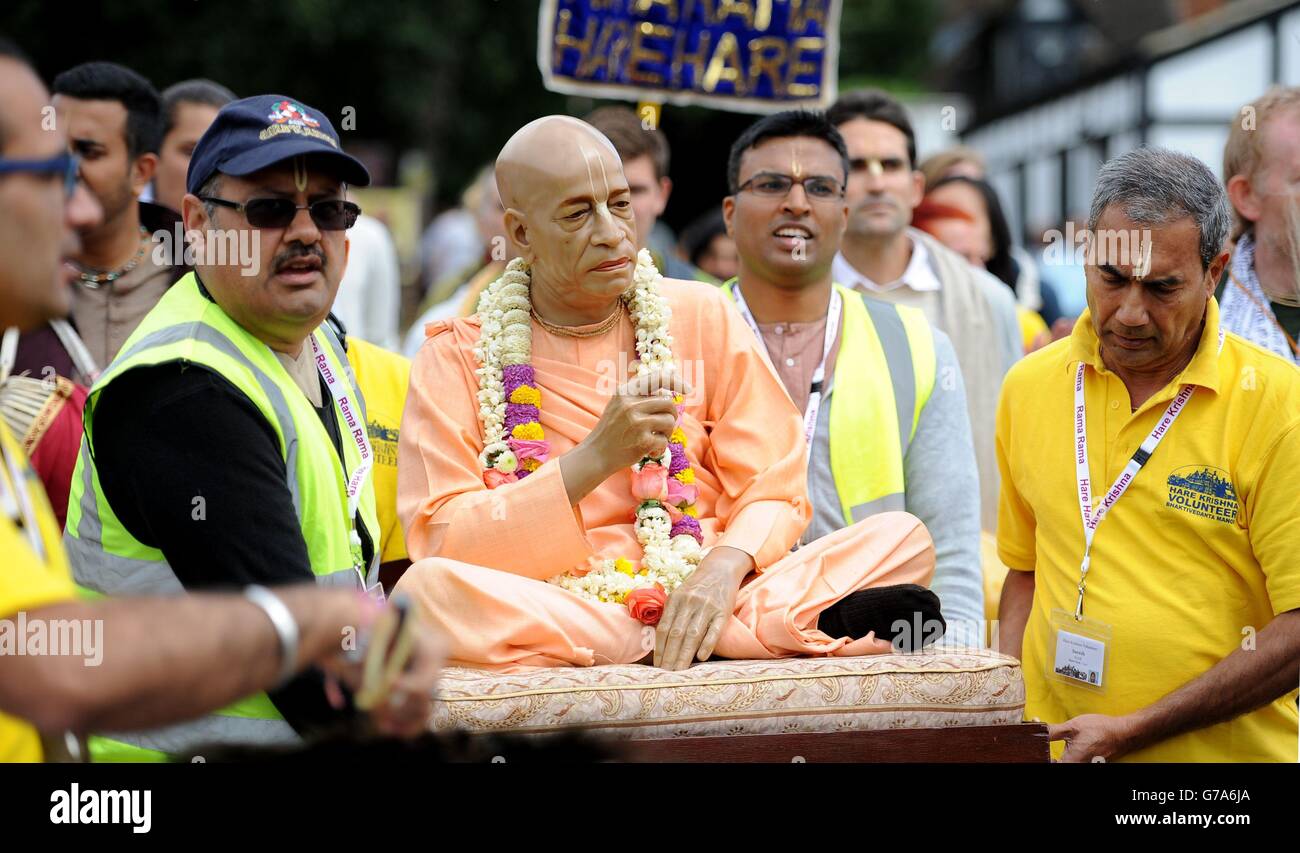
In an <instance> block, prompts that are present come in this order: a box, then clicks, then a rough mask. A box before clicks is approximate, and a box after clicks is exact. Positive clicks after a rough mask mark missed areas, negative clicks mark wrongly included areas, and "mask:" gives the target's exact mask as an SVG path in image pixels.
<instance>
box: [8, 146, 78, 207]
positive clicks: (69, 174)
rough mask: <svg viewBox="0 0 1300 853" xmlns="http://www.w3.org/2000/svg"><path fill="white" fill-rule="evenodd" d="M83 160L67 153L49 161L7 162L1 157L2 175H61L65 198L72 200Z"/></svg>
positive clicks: (57, 155)
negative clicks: (20, 173)
mask: <svg viewBox="0 0 1300 853" xmlns="http://www.w3.org/2000/svg"><path fill="white" fill-rule="evenodd" d="M80 170H81V158H80V157H78V156H77V155H75V154H71V153H69V152H67V151H64V152H62V153H61V154H56V155H55V156H53V157H50V158H49V159H47V160H6V159H4V158H3V157H0V175H11V174H14V173H17V172H27V173H30V174H34V175H59V176H61V177H62V178H63V196H64V198H72V194H73V193H74V192H76V191H77V176H78V174H79V173H80Z"/></svg>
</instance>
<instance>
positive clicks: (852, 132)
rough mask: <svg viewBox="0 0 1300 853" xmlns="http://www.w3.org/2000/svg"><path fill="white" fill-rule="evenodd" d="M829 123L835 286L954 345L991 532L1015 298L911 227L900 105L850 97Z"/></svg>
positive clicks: (881, 97) (915, 186)
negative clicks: (837, 180) (838, 138)
mask: <svg viewBox="0 0 1300 853" xmlns="http://www.w3.org/2000/svg"><path fill="white" fill-rule="evenodd" d="M826 116H827V118H828V119H830V122H831V123H832V124H834V125H835V128H836V130H838V131H839V132H840V135H842V136H843V137H844V144H845V147H846V148H847V149H848V152H849V162H850V170H849V181H848V189H847V195H848V204H849V221H848V226H847V228H846V229H845V232H844V242H843V243H842V245H841V246H840V252H839V255H838V256H837V257H836V258H835V264H834V266H833V268H832V272H833V274H834V276H835V280H836V281H838V282H839V283H840V284H843V285H844V286H846V287H851V288H853V289H854V290H859V291H861V292H863V293H867V294H870V295H872V296H875V297H876V298H878V299H882V300H884V301H886V302H893V303H895V304H898V305H911V306H913V307H916V308H920V309H921V310H922V311H924V312H925V316H926V317H927V318H928V319H929V321H930V322H931V323H933V324H934V326H935V327H936V328H938V329H940V330H941V331H943V333H944V334H946V335H948V337H949V338H950V339H951V340H952V344H953V349H955V350H956V352H957V360H958V362H959V363H960V364H961V371H962V375H963V377H964V379H965V381H966V388H967V391H968V392H969V393H968V394H967V399H966V405H967V409H968V411H969V414H970V421H971V430H972V435H973V436H974V441H975V459H976V463H977V464H978V465H979V477H980V482H979V490H980V519H981V523H982V526H983V528H984V529H985V530H989V531H992V530H995V529H996V527H997V506H998V466H997V457H996V454H995V453H994V446H993V421H994V415H995V412H996V408H997V402H998V391H999V390H1000V389H1001V387H1002V377H1003V376H1005V375H1006V372H1007V370H1008V369H1009V368H1010V367H1011V365H1012V364H1014V363H1015V362H1016V360H1017V359H1018V358H1020V356H1021V355H1022V354H1023V352H1024V350H1023V344H1022V342H1021V338H1020V323H1019V320H1018V319H1017V318H1016V306H1015V296H1014V295H1013V294H1012V292H1011V290H1010V288H1008V287H1007V286H1006V285H1004V284H1002V282H1000V281H998V280H997V279H995V278H994V277H993V276H991V275H989V274H988V273H987V272H985V271H984V270H980V269H977V268H976V267H974V266H971V265H970V264H969V263H967V262H966V260H965V259H964V258H962V257H961V256H960V255H958V254H957V253H956V252H953V251H952V250H951V249H948V248H947V247H945V246H944V245H943V244H941V243H940V242H939V241H938V240H936V239H934V238H933V237H931V236H930V235H928V234H926V233H924V232H923V231H919V230H917V229H915V228H910V227H908V226H909V223H910V222H911V220H912V209H913V208H915V207H916V206H917V205H918V204H920V203H921V196H922V192H923V190H924V188H925V178H924V176H923V175H922V174H921V173H920V172H919V171H917V169H916V139H915V136H914V135H913V133H912V125H911V122H910V121H909V120H908V118H907V113H906V112H905V111H904V110H903V107H902V105H901V104H899V103H898V101H896V100H894V99H893V98H892V97H890V96H889V95H887V94H885V93H884V92H880V91H877V90H862V91H856V92H847V93H845V94H844V95H842V96H840V99H839V100H838V101H836V102H835V103H834V104H832V105H831V108H830V109H829V110H827V111H826Z"/></svg>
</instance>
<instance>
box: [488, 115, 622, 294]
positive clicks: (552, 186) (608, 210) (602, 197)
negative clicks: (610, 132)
mask: <svg viewBox="0 0 1300 853" xmlns="http://www.w3.org/2000/svg"><path fill="white" fill-rule="evenodd" d="M550 130H551V131H552V132H550V133H547V134H546V135H545V136H546V137H547V138H545V139H539V140H537V144H536V146H535V149H536V150H535V151H530V152H529V156H528V158H527V159H528V160H529V161H531V162H528V163H526V164H525V166H526V167H525V168H522V169H517V170H515V171H514V172H513V173H512V174H511V178H510V180H511V186H510V192H509V193H508V195H509V196H510V197H511V198H512V199H514V201H515V203H516V205H517V206H516V207H512V208H510V209H509V210H508V211H507V214H506V226H507V230H508V232H509V236H510V239H511V241H512V242H513V243H514V244H515V248H516V251H518V253H519V254H520V256H522V257H523V258H525V259H527V260H528V261H529V263H530V264H531V266H532V275H533V280H534V283H535V285H536V284H541V285H543V286H546V287H548V288H550V289H551V290H552V292H554V293H557V294H565V296H566V298H567V300H568V301H576V302H593V303H594V302H601V301H608V300H609V299H610V298H611V297H612V296H616V295H618V294H620V293H622V292H624V291H625V290H627V289H628V288H629V287H631V285H632V271H633V269H634V268H635V266H636V251H637V248H636V247H637V242H636V217H635V216H634V214H633V212H632V193H631V191H630V189H629V187H628V183H627V179H626V178H625V177H624V175H623V167H622V164H621V163H620V162H619V159H618V154H617V153H616V152H615V151H614V149H613V146H611V145H610V144H609V142H608V141H607V140H605V139H604V138H603V137H601V136H600V135H599V134H596V133H595V131H594V130H591V129H590V128H585V126H579V123H577V122H574V123H573V125H561V126H558V127H553V128H550Z"/></svg>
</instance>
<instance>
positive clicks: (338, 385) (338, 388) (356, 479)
mask: <svg viewBox="0 0 1300 853" xmlns="http://www.w3.org/2000/svg"><path fill="white" fill-rule="evenodd" d="M307 340H309V341H311V354H312V357H313V358H315V359H316V369H317V370H319V371H320V375H321V378H322V379H324V380H325V387H327V388H329V390H330V396H332V397H333V398H334V403H335V404H336V405H337V407H338V411H339V414H340V415H342V417H343V420H342V422H341V423H340V424H339V429H340V431H341V432H342V431H345V432H347V433H348V435H349V436H350V437H351V439H352V441H353V442H355V443H356V446H357V453H358V454H359V455H360V457H361V458H360V461H359V462H358V463H357V468H356V470H355V471H353V472H352V476H350V477H348V478H347V480H348V481H347V488H346V494H347V498H348V523H349V524H351V525H352V536H351V545H352V549H353V555H354V557H355V558H356V560H357V564H358V571H360V563H361V536H360V534H358V533H357V527H356V525H357V508H358V507H359V506H360V505H361V489H362V487H363V486H364V485H365V482H366V477H368V476H369V475H370V469H371V468H372V467H373V466H374V464H375V457H374V454H373V453H371V452H370V439H369V438H367V437H366V425H365V422H364V421H363V420H362V418H361V407H360V406H359V405H357V403H356V398H355V397H354V396H353V395H352V393H350V391H349V389H348V387H347V384H346V383H345V382H343V380H342V379H341V378H340V377H339V376H338V375H337V374H335V373H334V369H333V368H332V367H330V364H329V359H327V358H326V357H325V353H324V352H323V351H322V350H321V348H320V344H318V343H317V342H316V335H315V334H311V335H308V336H307ZM345 440H346V439H345ZM340 462H342V463H343V473H344V476H347V462H346V461H345V460H340ZM363 585H364V577H363Z"/></svg>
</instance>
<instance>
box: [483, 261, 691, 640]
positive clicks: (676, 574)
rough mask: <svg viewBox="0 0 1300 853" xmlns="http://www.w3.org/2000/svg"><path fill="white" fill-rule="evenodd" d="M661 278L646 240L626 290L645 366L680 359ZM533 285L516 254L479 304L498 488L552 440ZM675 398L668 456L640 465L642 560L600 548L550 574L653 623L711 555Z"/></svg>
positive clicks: (487, 468)
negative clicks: (535, 359)
mask: <svg viewBox="0 0 1300 853" xmlns="http://www.w3.org/2000/svg"><path fill="white" fill-rule="evenodd" d="M660 278H661V276H660V275H659V271H658V270H657V269H656V268H655V265H654V261H653V260H652V259H651V257H650V253H649V252H648V251H647V250H645V249H642V250H641V251H640V252H639V253H638V254H637V259H636V270H635V272H634V273H633V276H632V292H631V295H630V296H628V295H625V296H623V299H624V301H625V302H626V303H627V305H628V311H629V313H630V314H631V316H632V321H633V323H635V324H636V351H637V360H636V361H635V362H634V363H633V367H634V368H635V370H636V375H637V376H645V375H647V374H649V373H650V372H651V371H654V370H658V369H662V368H666V367H669V366H671V365H672V363H673V353H672V344H673V339H672V336H671V335H670V334H669V332H668V321H669V319H670V318H671V316H672V310H671V309H670V308H669V306H668V303H667V301H666V300H665V299H664V298H663V297H662V296H660V294H659V279H660ZM528 288H529V273H528V265H527V263H526V262H525V261H523V260H522V259H520V258H516V259H515V260H513V261H511V262H510V264H509V265H508V266H507V267H506V271H505V273H504V274H503V275H502V276H501V278H499V279H497V280H496V281H494V282H492V284H490V285H489V286H488V287H487V289H486V290H484V291H483V295H482V297H481V298H480V299H479V304H478V314H479V321H480V324H481V327H482V333H481V334H480V336H479V342H478V344H477V345H476V346H475V348H474V355H475V357H476V358H477V359H478V362H479V365H480V366H479V368H478V370H477V371H476V374H477V376H478V380H479V390H478V403H479V419H480V421H481V422H482V424H483V452H482V453H481V454H479V464H480V465H481V466H482V468H483V482H484V483H486V484H487V486H488V488H490V489H495V488H497V487H499V486H502V485H505V484H507V483H514V482H517V481H519V480H521V479H523V478H524V477H527V476H528V475H529V474H531V473H532V472H534V471H536V470H537V469H538V468H539V467H541V465H542V464H543V463H545V462H546V461H547V459H548V458H549V456H550V443H549V442H548V441H547V440H546V433H545V432H544V431H543V429H542V425H541V423H540V422H539V418H540V415H541V404H542V394H541V391H540V390H539V389H538V387H537V380H536V375H535V374H534V372H533V366H532V364H531V361H532V344H533V333H532V325H531V321H530V314H531V310H532V302H531V300H530V298H529V289H528ZM673 402H674V403H675V404H676V406H677V424H676V426H674V428H673V432H672V435H671V436H670V437H669V439H668V448H667V449H666V450H665V451H664V453H663V456H661V457H659V458H652V457H646V458H644V459H641V460H640V461H639V462H637V463H636V464H635V465H633V466H632V496H633V498H635V499H636V501H637V506H636V510H635V520H636V525H635V530H636V538H637V542H639V543H640V544H641V547H642V551H643V553H642V557H641V561H640V564H639V565H638V564H637V563H636V562H634V561H632V560H629V559H627V558H625V557H618V558H615V559H609V558H605V559H602V558H599V557H593V558H591V560H590V561H589V565H588V566H581V567H575V568H573V569H570V570H569V571H568V572H565V573H563V574H559V575H556V576H555V577H553V578H550V583H553V584H556V585H558V586H561V587H563V588H564V589H567V590H569V591H570V592H573V593H576V594H577V595H581V596H583V597H584V598H588V599H591V600H594V601H603V602H613V603H615V604H625V605H626V606H627V607H628V609H629V611H630V612H631V614H632V615H633V617H635V618H637V619H639V620H641V621H642V622H644V623H646V624H648V625H653V624H655V623H656V622H658V621H659V616H660V614H661V613H662V611H663V604H664V602H665V601H666V600H667V596H668V593H670V592H672V591H673V590H674V589H676V588H677V587H678V586H680V585H681V584H682V582H683V581H685V580H686V578H688V577H690V575H691V573H692V572H693V571H695V568H696V567H697V566H698V565H699V564H700V560H701V559H702V558H703V549H702V545H703V544H704V535H703V532H702V531H701V530H700V523H699V521H698V515H699V513H698V511H697V509H696V507H695V500H696V498H697V497H698V494H699V490H698V488H697V486H696V484H695V470H694V468H692V467H691V463H690V459H689V458H688V457H687V455H686V434H685V433H684V432H683V431H682V428H681V420H682V411H683V409H684V408H685V407H684V405H683V402H682V398H681V396H680V395H678V396H676V397H674V398H673Z"/></svg>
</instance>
